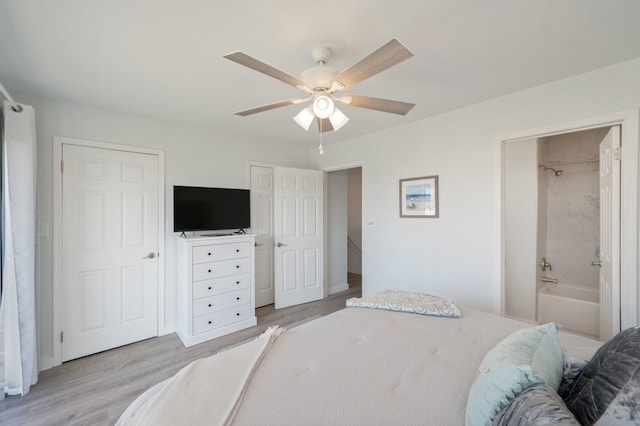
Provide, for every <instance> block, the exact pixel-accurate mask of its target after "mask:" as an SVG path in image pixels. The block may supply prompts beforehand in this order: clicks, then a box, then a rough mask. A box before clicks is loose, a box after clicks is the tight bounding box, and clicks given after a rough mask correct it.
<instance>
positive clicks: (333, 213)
mask: <svg viewBox="0 0 640 426" xmlns="http://www.w3.org/2000/svg"><path fill="white" fill-rule="evenodd" d="M347 176H348V174H347V171H346V170H338V171H335V172H330V173H327V210H326V211H327V241H326V244H327V271H328V274H327V275H328V276H327V292H328V294H333V293H337V292H339V291H344V290H347V289H348V288H349V285H348V284H347Z"/></svg>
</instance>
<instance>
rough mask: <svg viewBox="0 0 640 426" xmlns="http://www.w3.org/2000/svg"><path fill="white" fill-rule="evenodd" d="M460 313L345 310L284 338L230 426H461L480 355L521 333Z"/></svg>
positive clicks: (512, 324)
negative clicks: (445, 315)
mask: <svg viewBox="0 0 640 426" xmlns="http://www.w3.org/2000/svg"><path fill="white" fill-rule="evenodd" d="M461 311H462V318H456V319H454V318H441V317H429V316H424V315H415V314H409V313H398V312H389V311H380V310H370V309H356V308H347V309H343V310H341V311H338V312H336V313H334V314H331V315H329V316H326V317H323V318H320V319H317V320H314V321H311V322H309V323H306V324H304V325H301V326H299V327H297V328H294V329H292V330H288V331H285V332H283V333H282V335H281V336H280V337H279V338H278V340H277V342H276V343H275V344H274V345H273V347H272V348H271V349H270V350H269V351H268V352H267V353H265V354H264V357H263V358H262V361H261V363H260V366H259V368H257V370H256V371H255V373H254V374H253V377H252V378H251V380H250V382H249V384H248V386H247V387H246V390H245V392H244V399H243V401H242V403H241V404H240V405H239V408H238V410H237V412H236V414H235V419H234V421H233V424H237V425H255V424H260V425H302V424H304V425H328V424H349V425H388V424H403V425H410V424H423V425H424V424H430V425H462V424H464V411H465V407H466V401H467V394H468V391H469V387H470V385H471V382H472V381H473V378H474V376H475V373H476V370H477V368H478V365H479V364H480V362H481V360H482V358H483V356H484V355H485V353H486V352H487V351H488V350H489V349H491V348H492V347H493V346H494V345H495V344H496V343H497V342H498V341H500V340H501V339H503V338H504V337H506V336H507V335H509V334H510V333H511V332H513V331H514V330H517V329H519V328H523V327H527V326H529V325H530V324H527V323H524V322H520V321H516V320H511V319H508V318H504V317H500V316H496V315H492V314H487V313H482V312H479V311H475V310H470V309H461ZM563 339H566V336H564V337H562V336H561V341H562V340H563ZM570 343H571V345H572V346H576V345H579V346H582V347H585V348H587V350H592V351H595V348H597V346H598V343H597V342H593V341H591V340H589V339H581V338H576V337H573V338H571V342H570ZM233 350H235V349H233ZM233 350H230V351H228V353H231V352H233ZM210 386H212V387H215V386H216V383H211V384H210ZM183 392H187V393H188V392H190V390H189V389H188V388H187V389H184V390H183ZM173 395H174V396H175V393H174V394H173ZM171 398H172V396H169V397H167V401H170V400H171ZM142 399H144V398H142ZM186 399H189V398H186ZM136 404H137V405H138V406H140V405H141V403H140V401H138V402H137V403H136ZM136 404H134V405H136ZM205 408H206V407H205ZM192 409H195V408H194V407H189V406H188V405H185V406H183V405H180V406H178V405H176V404H169V403H168V405H167V407H166V410H168V411H173V410H192ZM212 415H213V413H212ZM209 421H210V422H215V419H214V418H210V419H209ZM181 424H184V423H183V422H181Z"/></svg>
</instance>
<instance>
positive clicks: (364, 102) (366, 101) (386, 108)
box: [337, 94, 416, 115]
mask: <svg viewBox="0 0 640 426" xmlns="http://www.w3.org/2000/svg"><path fill="white" fill-rule="evenodd" d="M349 98H351V101H350V102H347V101H348V100H349ZM337 100H340V101H342V103H344V104H345V105H349V106H354V107H360V108H368V109H375V110H377V111H382V112H390V113H392V114H399V115H405V114H406V113H408V112H409V111H411V108H413V107H414V106H415V105H416V104H410V103H408V102H400V101H392V100H391V99H380V98H372V97H369V96H360V95H351V94H349V95H344V96H343V97H342V98H338V99H337Z"/></svg>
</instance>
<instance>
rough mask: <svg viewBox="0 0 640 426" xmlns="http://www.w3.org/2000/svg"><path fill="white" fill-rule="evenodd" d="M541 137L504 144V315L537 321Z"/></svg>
mask: <svg viewBox="0 0 640 426" xmlns="http://www.w3.org/2000/svg"><path fill="white" fill-rule="evenodd" d="M537 150H538V144H537V139H527V140H522V141H514V142H508V143H505V144H504V147H503V170H504V175H503V186H502V187H503V189H504V192H503V235H504V254H503V255H504V298H503V300H504V314H505V315H506V316H509V317H512V318H517V319H521V320H525V321H531V322H535V321H536V263H537V262H536V251H537V228H538V160H537V158H538V152H537Z"/></svg>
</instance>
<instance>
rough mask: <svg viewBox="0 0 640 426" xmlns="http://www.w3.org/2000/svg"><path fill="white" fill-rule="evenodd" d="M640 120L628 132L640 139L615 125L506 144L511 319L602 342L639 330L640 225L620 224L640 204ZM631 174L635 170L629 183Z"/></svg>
mask: <svg viewBox="0 0 640 426" xmlns="http://www.w3.org/2000/svg"><path fill="white" fill-rule="evenodd" d="M634 120H635V119H634V118H633V117H632V118H631V119H630V120H629V122H627V123H630V126H629V127H630V128H631V132H629V127H627V128H626V130H627V132H629V133H631V135H633V136H635V137H629V136H630V135H629V133H626V134H624V133H622V130H623V129H624V127H625V123H624V121H617V122H616V121H614V120H611V121H609V122H606V121H605V122H604V123H603V124H601V125H600V126H596V125H593V124H592V125H582V126H567V129H571V130H564V129H562V127H561V126H556V130H555V131H547V132H544V133H543V132H540V133H539V134H535V132H531V133H530V135H527V134H526V133H523V134H522V135H518V136H519V137H518V136H516V137H512V138H504V139H502V140H501V153H502V171H503V174H502V185H501V189H502V205H503V208H502V236H503V239H502V242H503V244H502V253H503V270H502V272H503V274H502V276H503V313H504V314H505V315H506V316H510V317H514V318H518V319H522V320H525V321H529V322H531V323H543V322H549V321H553V322H557V323H559V324H561V325H562V327H563V328H564V329H565V330H567V331H572V332H575V333H579V334H583V335H587V336H591V337H595V338H599V339H601V340H606V339H608V338H609V337H610V336H612V335H613V334H615V333H616V332H617V331H619V330H620V329H621V328H627V327H630V326H633V325H635V324H637V321H638V320H637V306H638V305H637V297H638V296H637V283H636V281H637V280H636V276H637V275H636V276H634V277H633V281H630V279H629V276H628V274H627V271H631V272H633V271H635V268H636V267H637V260H635V259H636V257H637V249H636V248H634V247H635V246H633V247H632V246H630V245H629V242H632V243H635V242H636V236H635V231H636V230H637V223H635V222H630V221H623V222H621V221H620V218H621V217H624V215H625V214H627V215H628V214H629V212H627V211H626V210H625V209H629V203H630V201H634V202H635V203H636V204H637V196H636V195H635V191H637V183H634V182H637V161H632V160H631V159H633V158H635V155H636V154H637V140H636V138H637V136H636V135H637V133H636V132H637V121H634ZM634 129H635V130H634ZM624 135H626V138H625V137H624ZM527 136H528V137H527ZM615 141H617V142H618V145H617V147H616V144H615ZM620 142H621V143H622V145H623V147H624V148H625V149H628V150H629V151H630V152H629V153H627V152H621V150H620V148H619V146H620V145H619V143H620ZM625 143H626V145H625ZM602 146H606V147H607V148H606V149H604V150H602ZM629 154H631V155H632V156H631V157H624V155H629ZM625 158H627V159H628V161H627V162H626V163H625V162H624V159H625ZM603 159H604V162H606V164H607V166H606V167H603V164H604V162H603ZM630 163H633V164H630ZM622 164H625V165H629V166H628V167H625V170H624V173H622V174H621V173H620V170H621V169H622ZM629 169H633V170H631V171H633V172H634V173H630V170H629ZM625 173H626V174H625ZM625 182H626V185H628V184H629V183H631V184H632V186H633V189H632V190H630V188H625V187H626V185H625ZM602 183H604V185H603V184H602ZM625 197H626V198H625ZM625 199H626V200H627V203H624V200H625ZM629 211H633V213H632V214H633V215H634V217H636V218H637V210H633V209H629ZM621 212H622V213H621ZM627 217H628V216H627ZM629 227H631V228H629ZM627 239H630V240H633V241H630V240H627ZM621 270H624V271H625V274H622V275H621ZM629 296H630V297H629ZM574 305H575V306H574Z"/></svg>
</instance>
